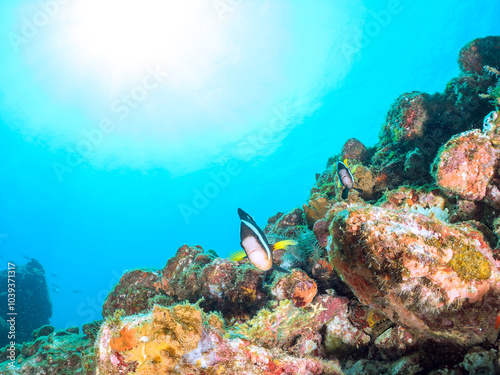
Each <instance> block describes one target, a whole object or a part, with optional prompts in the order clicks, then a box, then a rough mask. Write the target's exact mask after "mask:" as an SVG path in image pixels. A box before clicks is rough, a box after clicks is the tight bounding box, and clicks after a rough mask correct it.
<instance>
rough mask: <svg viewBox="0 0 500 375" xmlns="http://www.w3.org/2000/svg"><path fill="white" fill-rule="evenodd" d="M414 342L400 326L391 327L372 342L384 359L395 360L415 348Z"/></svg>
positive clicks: (408, 333)
mask: <svg viewBox="0 0 500 375" xmlns="http://www.w3.org/2000/svg"><path fill="white" fill-rule="evenodd" d="M416 343H417V342H416V340H414V339H413V337H412V335H411V334H410V332H408V330H406V329H405V328H403V327H401V326H396V327H391V328H389V329H388V330H387V331H385V332H383V333H382V334H381V335H380V336H378V337H377V339H376V340H375V341H374V344H375V346H376V347H377V348H378V349H379V351H380V353H381V354H382V356H383V357H384V358H388V359H396V358H399V357H401V356H402V355H403V354H405V353H406V352H407V351H408V350H409V349H411V348H412V347H414V346H415V344H416Z"/></svg>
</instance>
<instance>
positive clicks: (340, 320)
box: [318, 296, 370, 356]
mask: <svg viewBox="0 0 500 375" xmlns="http://www.w3.org/2000/svg"><path fill="white" fill-rule="evenodd" d="M320 300H322V305H323V306H325V307H326V308H327V309H328V310H329V311H334V312H335V313H334V316H333V319H331V320H330V321H328V323H327V324H326V329H325V342H324V345H325V350H326V352H327V353H330V354H333V355H335V356H346V355H350V354H352V353H353V352H354V351H359V350H360V349H361V350H362V351H363V349H365V350H366V349H367V345H368V343H369V342H370V336H368V335H367V334H365V333H364V332H363V331H362V330H360V329H359V328H357V327H355V326H354V325H353V324H352V323H351V321H350V320H349V306H348V303H349V299H347V298H345V297H332V296H320V297H319V298H318V301H320Z"/></svg>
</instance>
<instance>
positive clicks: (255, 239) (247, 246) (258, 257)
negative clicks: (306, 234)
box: [229, 208, 297, 273]
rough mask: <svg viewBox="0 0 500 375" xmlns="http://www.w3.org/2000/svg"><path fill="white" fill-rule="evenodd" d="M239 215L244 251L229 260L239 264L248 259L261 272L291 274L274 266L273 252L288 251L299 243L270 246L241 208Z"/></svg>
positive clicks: (279, 243) (252, 220) (282, 243)
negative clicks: (274, 271)
mask: <svg viewBox="0 0 500 375" xmlns="http://www.w3.org/2000/svg"><path fill="white" fill-rule="evenodd" d="M238 215H239V216H240V222H241V227H240V239H241V243H240V244H241V247H242V248H243V250H240V251H237V252H235V253H234V254H231V255H230V256H229V259H230V260H233V261H236V262H237V261H240V260H242V259H244V258H248V260H249V261H250V263H252V264H253V265H254V266H255V267H256V268H257V269H259V270H261V271H268V270H270V269H273V270H276V271H280V272H285V273H290V271H288V270H286V269H284V268H281V267H279V266H277V265H276V264H273V250H276V249H286V248H287V247H288V246H290V245H297V241H294V240H285V241H280V242H277V243H275V244H274V245H269V242H268V241H267V238H266V235H265V234H264V232H262V230H261V229H260V228H259V226H258V225H257V224H256V223H255V220H254V219H253V218H252V217H251V216H250V215H249V214H247V213H246V212H245V211H243V210H242V209H241V208H238Z"/></svg>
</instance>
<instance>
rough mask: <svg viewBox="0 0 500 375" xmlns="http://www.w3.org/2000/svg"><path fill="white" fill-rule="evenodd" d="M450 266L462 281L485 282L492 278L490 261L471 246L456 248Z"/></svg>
mask: <svg viewBox="0 0 500 375" xmlns="http://www.w3.org/2000/svg"><path fill="white" fill-rule="evenodd" d="M448 264H449V266H451V267H452V268H453V270H454V271H455V272H456V273H457V274H458V276H459V277H460V278H461V279H462V280H484V279H488V278H489V277H490V276H491V267H490V265H489V262H488V259H486V257H485V256H484V255H483V254H481V252H480V251H478V250H476V249H474V247H472V246H471V245H469V244H465V245H462V246H460V247H458V249H457V248H456V249H455V251H454V253H453V257H452V258H451V260H450V262H449V263H448Z"/></svg>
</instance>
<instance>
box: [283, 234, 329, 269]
mask: <svg viewBox="0 0 500 375" xmlns="http://www.w3.org/2000/svg"><path fill="white" fill-rule="evenodd" d="M297 242H298V243H297V245H294V246H290V247H289V248H288V249H287V251H286V252H285V253H284V254H283V258H282V263H281V266H282V267H285V268H287V269H290V268H300V269H303V270H306V271H307V270H309V269H310V267H311V266H312V265H314V264H315V263H316V262H317V261H318V259H319V258H320V257H321V254H322V253H323V252H324V249H323V248H322V247H321V246H320V244H319V243H318V241H317V240H316V236H315V235H314V232H313V231H311V230H309V229H304V230H303V231H302V233H300V234H299V237H298V238H297Z"/></svg>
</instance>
